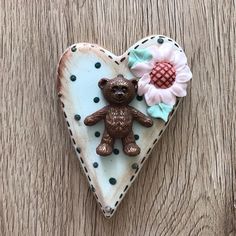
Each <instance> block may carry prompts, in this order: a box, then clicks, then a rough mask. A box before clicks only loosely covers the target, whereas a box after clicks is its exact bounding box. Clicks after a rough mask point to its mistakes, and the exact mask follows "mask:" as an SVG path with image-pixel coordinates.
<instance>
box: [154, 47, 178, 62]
mask: <svg viewBox="0 0 236 236" xmlns="http://www.w3.org/2000/svg"><path fill="white" fill-rule="evenodd" d="M173 52H174V48H173V45H172V44H171V43H164V44H163V45H162V46H160V47H159V50H158V53H156V54H155V55H153V57H155V59H156V61H158V62H169V60H170V59H171V57H172V56H173Z"/></svg>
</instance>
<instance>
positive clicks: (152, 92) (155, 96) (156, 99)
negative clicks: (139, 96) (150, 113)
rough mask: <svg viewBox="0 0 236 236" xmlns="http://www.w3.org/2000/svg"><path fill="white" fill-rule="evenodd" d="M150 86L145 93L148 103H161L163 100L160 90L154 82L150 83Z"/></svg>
mask: <svg viewBox="0 0 236 236" xmlns="http://www.w3.org/2000/svg"><path fill="white" fill-rule="evenodd" d="M149 86H150V87H149V89H148V91H147V92H146V93H145V94H144V97H145V100H146V103H147V104H148V105H149V106H152V105H155V104H157V103H160V102H161V97H160V94H159V92H158V89H157V88H156V87H155V86H154V85H152V84H149Z"/></svg>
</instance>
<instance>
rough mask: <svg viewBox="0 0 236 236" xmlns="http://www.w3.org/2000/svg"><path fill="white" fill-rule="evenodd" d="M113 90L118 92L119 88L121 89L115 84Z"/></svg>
mask: <svg viewBox="0 0 236 236" xmlns="http://www.w3.org/2000/svg"><path fill="white" fill-rule="evenodd" d="M111 90H112V92H116V91H117V90H119V87H118V86H113V87H112V89H111Z"/></svg>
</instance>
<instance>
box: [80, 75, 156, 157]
mask: <svg viewBox="0 0 236 236" xmlns="http://www.w3.org/2000/svg"><path fill="white" fill-rule="evenodd" d="M137 84H138V81H137V80H136V79H131V80H128V79H126V78H124V77H123V75H118V76H117V77H115V78H113V79H106V78H102V79H101V80H100V81H99V82H98V86H99V88H100V89H101V90H102V93H103V96H104V98H105V99H106V100H107V102H108V103H109V104H108V105H107V106H105V107H103V108H102V109H100V110H98V111H96V112H95V113H93V114H91V115H89V116H87V117H86V118H85V120H84V124H85V125H87V126H92V125H95V124H96V123H97V122H99V121H100V120H104V124H105V130H104V133H103V136H102V140H101V143H100V144H99V146H98V147H97V149H96V152H97V154H98V155H100V156H108V155H110V154H111V153H112V151H113V146H114V141H115V139H121V141H122V144H123V151H124V153H125V154H126V155H128V156H136V155H138V154H139V153H140V147H139V146H138V145H137V144H136V142H135V138H134V134H133V130H132V126H133V121H134V120H136V121H138V122H139V123H140V124H142V125H143V126H145V127H151V126H152V125H153V121H152V119H150V118H149V117H148V116H146V115H144V114H143V113H142V112H140V111H138V110H136V109H135V108H134V107H132V106H129V103H130V102H131V101H132V100H133V99H134V97H135V96H136V92H137Z"/></svg>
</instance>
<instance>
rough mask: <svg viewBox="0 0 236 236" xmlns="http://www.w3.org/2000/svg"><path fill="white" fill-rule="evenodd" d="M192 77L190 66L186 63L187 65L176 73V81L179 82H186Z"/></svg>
mask: <svg viewBox="0 0 236 236" xmlns="http://www.w3.org/2000/svg"><path fill="white" fill-rule="evenodd" d="M191 78H192V72H191V71H190V68H189V67H188V66H187V65H185V67H184V68H183V69H182V70H180V71H179V72H178V73H176V78H175V80H176V82H178V83H186V82H187V81H189V80H190V79H191Z"/></svg>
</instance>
